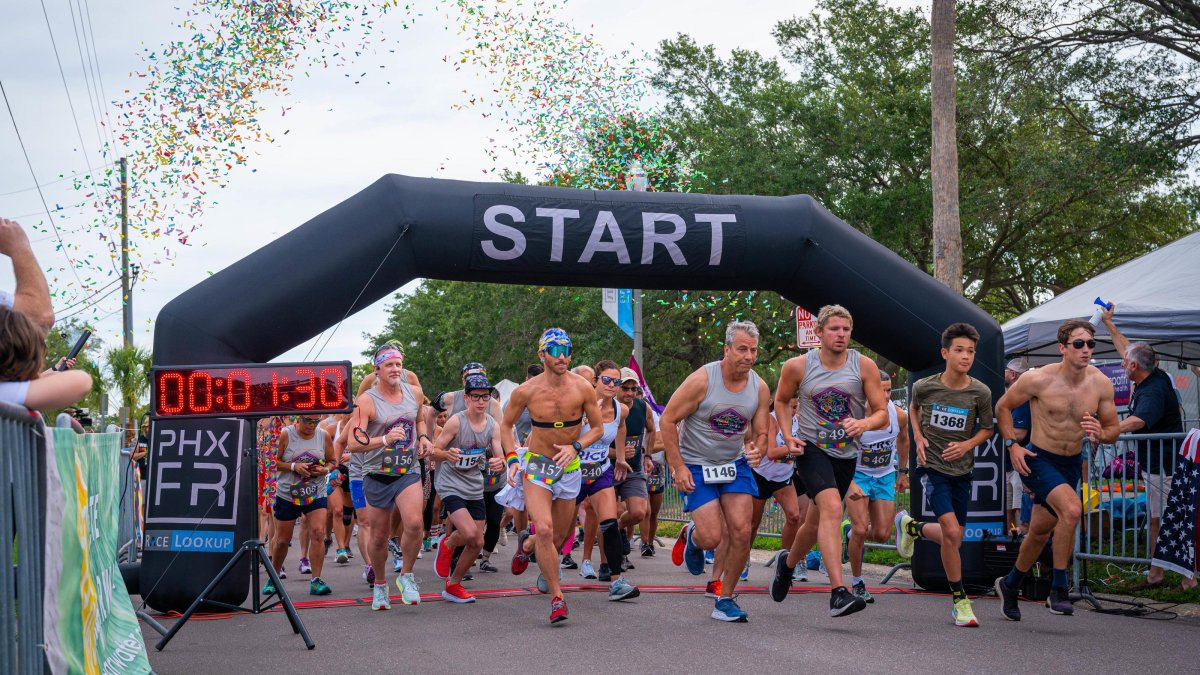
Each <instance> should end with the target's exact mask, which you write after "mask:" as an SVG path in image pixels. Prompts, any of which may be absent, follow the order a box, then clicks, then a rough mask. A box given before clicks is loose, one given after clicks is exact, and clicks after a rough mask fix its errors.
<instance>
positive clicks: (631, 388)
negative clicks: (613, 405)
mask: <svg viewBox="0 0 1200 675" xmlns="http://www.w3.org/2000/svg"><path fill="white" fill-rule="evenodd" d="M638 389H639V387H638V386H637V385H636V384H631V385H629V386H627V387H626V386H622V387H621V391H637V390H638Z"/></svg>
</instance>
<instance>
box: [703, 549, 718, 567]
mask: <svg viewBox="0 0 1200 675" xmlns="http://www.w3.org/2000/svg"><path fill="white" fill-rule="evenodd" d="M715 559H716V556H715V554H714V553H713V552H712V551H711V550H710V551H705V552H704V564H705V565H711V564H713V560H715Z"/></svg>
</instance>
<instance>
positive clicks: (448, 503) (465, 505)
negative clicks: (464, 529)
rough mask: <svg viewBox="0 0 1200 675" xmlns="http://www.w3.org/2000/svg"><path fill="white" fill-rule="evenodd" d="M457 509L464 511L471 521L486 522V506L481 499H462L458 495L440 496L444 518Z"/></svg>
mask: <svg viewBox="0 0 1200 675" xmlns="http://www.w3.org/2000/svg"><path fill="white" fill-rule="evenodd" d="M459 509H466V510H467V513H470V514H471V520H487V505H486V504H484V502H483V500H482V499H463V498H462V497H459V496H458V495H442V513H441V516H442V517H443V518H446V517H447V516H449V515H450V514H451V513H454V512H455V511H457V510H459Z"/></svg>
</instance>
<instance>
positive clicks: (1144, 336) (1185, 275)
mask: <svg viewBox="0 0 1200 675" xmlns="http://www.w3.org/2000/svg"><path fill="white" fill-rule="evenodd" d="M1097 297H1100V298H1103V299H1104V301H1105V302H1111V303H1115V304H1116V306H1117V310H1116V314H1114V315H1113V321H1114V323H1116V325H1117V328H1118V329H1120V331H1121V334H1122V335H1124V336H1125V337H1126V338H1128V339H1129V340H1131V341H1134V342H1146V343H1148V344H1150V345H1151V346H1153V347H1154V351H1155V352H1157V353H1158V355H1159V358H1160V359H1161V360H1164V361H1181V362H1186V363H1191V364H1194V365H1200V232H1194V233H1192V234H1190V235H1188V236H1186V237H1183V238H1182V239H1178V240H1176V241H1174V242H1172V243H1170V244H1167V245H1166V246H1163V247H1161V248H1159V249H1157V250H1155V251H1152V252H1150V253H1147V254H1146V255H1144V256H1142V257H1140V258H1137V259H1136V260H1131V261H1130V262H1127V263H1125V264H1124V265H1121V266H1120V267H1117V268H1115V269H1112V270H1109V271H1108V272H1105V273H1104V274H1101V275H1099V276H1097V277H1094V278H1092V279H1090V280H1088V281H1086V282H1084V283H1082V284H1079V285H1078V286H1076V287H1074V288H1072V289H1070V290H1068V291H1065V292H1063V293H1061V294H1059V295H1058V296H1056V297H1055V298H1054V299H1053V300H1050V301H1049V302H1046V303H1044V304H1042V305H1039V306H1037V307H1035V308H1033V309H1031V310H1029V311H1028V312H1026V313H1024V314H1022V315H1021V316H1018V317H1017V318H1015V319H1013V320H1011V321H1009V322H1007V323H1005V324H1004V325H1003V326H1002V327H1001V328H1002V329H1003V331H1004V352H1005V354H1007V355H1008V356H1010V357H1012V356H1026V357H1028V358H1029V361H1030V362H1031V363H1032V364H1033V365H1038V364H1042V363H1049V362H1052V361H1057V360H1059V359H1060V358H1061V356H1060V355H1059V351H1058V338H1057V330H1058V326H1059V324H1061V323H1062V322H1063V321H1065V320H1067V319H1073V318H1082V319H1087V318H1090V317H1091V315H1092V312H1093V311H1094V310H1095V309H1096V305H1095V304H1093V303H1094V301H1095V299H1096V298H1097ZM1096 339H1097V341H1098V342H1099V343H1100V344H1098V345H1097V346H1096V358H1097V359H1119V358H1120V355H1119V354H1117V353H1116V351H1115V350H1114V349H1113V346H1112V338H1111V337H1109V335H1108V331H1107V330H1105V328H1104V325H1103V324H1101V325H1100V326H1099V328H1097V330H1096Z"/></svg>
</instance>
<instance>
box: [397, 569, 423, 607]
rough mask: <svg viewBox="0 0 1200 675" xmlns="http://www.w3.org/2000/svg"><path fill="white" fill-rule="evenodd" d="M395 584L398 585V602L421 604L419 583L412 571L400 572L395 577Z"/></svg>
mask: <svg viewBox="0 0 1200 675" xmlns="http://www.w3.org/2000/svg"><path fill="white" fill-rule="evenodd" d="M396 585H397V586H399V587H400V602H403V603H404V604H406V605H419V604H421V585H420V583H419V582H418V581H417V578H416V577H415V576H413V573H412V572H409V573H408V574H401V575H400V577H399V578H398V579H396Z"/></svg>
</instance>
